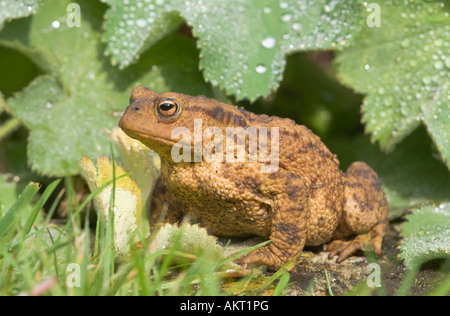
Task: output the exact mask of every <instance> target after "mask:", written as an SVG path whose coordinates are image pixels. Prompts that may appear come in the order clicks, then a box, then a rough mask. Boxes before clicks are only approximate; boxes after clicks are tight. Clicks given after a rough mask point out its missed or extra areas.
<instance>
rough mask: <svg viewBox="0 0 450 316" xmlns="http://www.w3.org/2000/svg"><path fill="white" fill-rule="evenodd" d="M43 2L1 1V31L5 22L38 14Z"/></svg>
mask: <svg viewBox="0 0 450 316" xmlns="http://www.w3.org/2000/svg"><path fill="white" fill-rule="evenodd" d="M40 3H41V0H8V1H0V31H1V29H2V28H3V24H4V22H5V20H8V19H16V18H22V17H26V16H29V15H31V14H33V13H36V10H37V9H38V8H39V5H40Z"/></svg>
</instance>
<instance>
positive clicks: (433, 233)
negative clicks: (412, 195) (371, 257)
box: [400, 203, 450, 268]
mask: <svg viewBox="0 0 450 316" xmlns="http://www.w3.org/2000/svg"><path fill="white" fill-rule="evenodd" d="M407 220H408V221H407V222H405V223H403V224H402V229H403V232H402V235H403V236H404V238H405V239H404V242H403V243H402V244H401V245H400V249H401V251H402V252H401V254H400V256H401V257H402V258H403V259H405V264H406V266H407V267H408V268H413V267H414V266H416V265H417V264H421V263H423V262H425V261H427V260H432V259H437V258H450V203H443V204H441V205H439V206H427V207H423V208H420V209H417V210H415V211H414V212H413V213H412V214H411V215H408V216H407Z"/></svg>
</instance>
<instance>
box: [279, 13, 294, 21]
mask: <svg viewBox="0 0 450 316" xmlns="http://www.w3.org/2000/svg"><path fill="white" fill-rule="evenodd" d="M291 18H292V16H291V15H290V14H289V13H286V14H285V15H283V16H282V17H281V21H283V22H289V21H290V20H291Z"/></svg>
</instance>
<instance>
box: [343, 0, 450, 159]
mask: <svg viewBox="0 0 450 316" xmlns="http://www.w3.org/2000/svg"><path fill="white" fill-rule="evenodd" d="M448 5H449V4H448V2H440V1H436V2H434V1H414V2H412V1H392V2H390V1H389V2H383V4H382V6H381V26H380V27H372V28H371V27H368V26H367V27H364V28H363V29H362V32H361V34H360V35H359V36H358V37H357V38H356V39H355V45H354V46H353V47H351V48H348V49H346V50H344V51H343V52H342V53H340V54H339V55H338V57H337V59H336V65H337V69H338V71H339V73H338V75H339V77H340V78H341V79H342V81H343V82H344V83H346V84H348V85H351V86H352V87H354V88H355V89H356V90H358V91H360V92H363V93H367V94H368V96H367V98H366V99H365V100H364V103H363V121H364V122H365V123H366V130H367V131H368V132H370V133H371V135H372V140H377V141H379V143H380V145H381V146H382V147H383V148H384V149H385V150H387V151H390V150H392V149H393V148H394V146H395V145H396V144H397V143H399V142H400V141H401V140H402V139H403V138H404V137H405V136H407V135H409V134H410V133H411V132H412V131H413V130H414V129H416V128H417V127H418V126H419V125H420V124H421V122H423V123H425V125H426V126H427V129H428V132H429V133H430V135H431V136H432V138H433V140H434V141H435V143H436V145H437V147H438V149H439V151H440V153H441V155H442V157H443V158H444V160H445V161H446V162H447V165H448V166H450V143H449V140H450V124H448V122H449V119H450V107H449V106H448V103H449V100H450V81H449V80H448V78H450V42H449V40H448V39H449V38H450V16H449V12H448V10H449V8H448Z"/></svg>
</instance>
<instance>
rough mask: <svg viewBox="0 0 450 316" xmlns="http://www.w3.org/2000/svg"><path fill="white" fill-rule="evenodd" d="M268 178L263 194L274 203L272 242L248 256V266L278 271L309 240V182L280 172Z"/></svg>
mask: <svg viewBox="0 0 450 316" xmlns="http://www.w3.org/2000/svg"><path fill="white" fill-rule="evenodd" d="M261 176H262V177H265V179H264V181H263V183H264V185H262V186H261V193H262V194H264V195H266V196H268V197H270V198H271V199H272V200H273V207H272V228H271V233H270V240H271V241H272V242H271V243H270V244H268V245H267V246H265V247H262V248H259V249H256V250H254V251H252V252H251V253H249V254H248V255H246V256H244V258H243V259H242V260H241V263H242V264H243V265H244V266H247V265H248V264H251V263H259V264H263V265H265V266H267V267H268V268H269V269H270V270H277V269H279V268H280V267H282V266H283V265H284V264H285V263H287V262H288V261H289V260H291V259H293V258H295V256H297V255H299V254H300V253H301V251H302V250H303V247H304V245H305V240H306V234H307V227H308V219H309V207H308V190H307V186H306V183H305V181H304V180H303V179H302V178H301V177H300V176H298V175H296V174H294V173H290V172H288V171H286V170H282V169H278V171H277V172H275V173H272V174H261Z"/></svg>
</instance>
